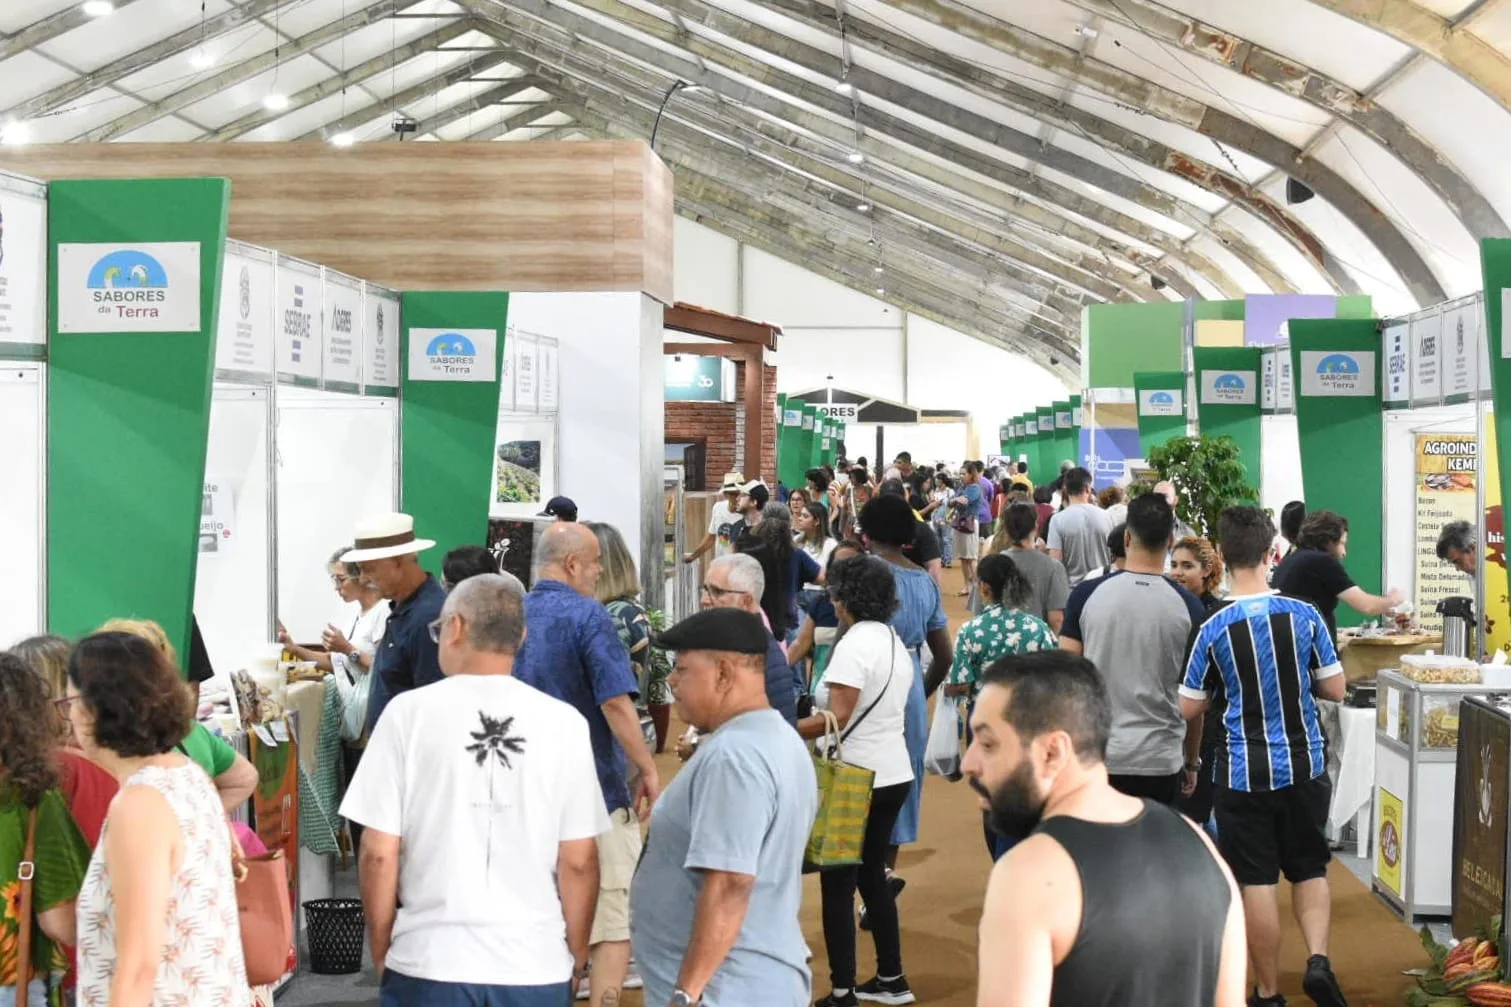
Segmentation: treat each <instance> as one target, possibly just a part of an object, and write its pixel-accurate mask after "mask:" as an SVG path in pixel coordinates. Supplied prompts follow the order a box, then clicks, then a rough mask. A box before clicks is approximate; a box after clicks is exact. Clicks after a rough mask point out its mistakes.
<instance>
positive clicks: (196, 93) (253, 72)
mask: <svg viewBox="0 0 1511 1007" xmlns="http://www.w3.org/2000/svg"><path fill="white" fill-rule="evenodd" d="M417 2H418V0H377V2H376V3H369V4H368V5H367V6H365V7H363V8H362V9H361V10H358V11H355V12H353V13H350V14H348V15H347V16H346V17H344V18H341V19H340V20H338V21H333V22H331V23H330V24H328V25H324V26H323V27H320V28H317V29H315V30H314V31H312V32H308V33H307V34H304V35H301V36H299V37H298V38H296V39H292V40H290V41H288V42H285V43H282V44H280V45H278V46H277V47H276V48H274V49H269V50H267V51H266V52H263V53H259V54H258V55H256V56H252V57H250V58H249V59H244V60H242V61H241V62H239V63H236V64H234V65H233V66H230V67H227V68H226V69H224V70H222V71H220V72H219V73H215V74H212V75H211V76H209V77H206V78H204V79H203V80H200V81H198V82H197V83H195V84H192V85H190V86H189V87H186V88H182V89H180V90H177V91H174V92H173V93H171V94H169V95H166V96H165V97H163V98H162V100H160V101H155V102H152V103H151V104H148V105H144V106H142V107H141V108H138V109H136V110H134V111H132V112H128V113H126V114H125V115H123V116H121V117H119V118H117V119H112V120H110V121H109V122H107V123H105V124H103V125H101V126H96V127H95V128H94V129H91V130H88V131H87V132H84V133H80V134H79V135H78V136H75V137H73V138H72V142H78V141H87V142H91V143H98V142H102V141H105V140H114V139H115V138H116V137H119V136H124V135H125V134H127V133H130V132H133V131H134V130H138V129H141V128H142V127H143V126H147V125H150V124H152V123H154V122H156V121H157V120H159V119H162V118H164V117H166V116H170V115H173V114H174V113H175V112H179V111H182V110H183V109H185V108H188V107H189V106H190V105H193V104H194V103H196V102H199V101H203V100H204V99H206V98H209V97H212V96H214V95H216V94H219V93H220V92H221V91H224V90H226V89H227V88H231V87H235V86H236V85H237V84H240V83H243V82H244V81H248V80H251V79H252V78H253V77H256V76H257V75H258V74H260V73H264V72H266V71H268V70H271V69H273V67H275V66H277V65H278V64H279V63H280V62H282V61H287V60H292V59H294V58H296V57H298V56H302V55H304V54H305V53H308V52H312V51H314V50H315V49H318V48H320V47H321V46H323V45H326V44H327V43H330V42H334V41H335V40H337V39H339V38H340V37H341V36H343V35H346V34H349V33H351V32H354V31H356V30H357V29H359V28H365V27H367V26H368V25H372V24H377V23H378V22H379V21H382V20H383V19H385V18H387V17H389V16H391V15H393V14H394V13H395V12H397V11H401V10H403V9H404V8H406V7H413V6H415V5H416V3H417Z"/></svg>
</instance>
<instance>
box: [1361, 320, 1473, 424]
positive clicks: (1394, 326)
mask: <svg viewBox="0 0 1511 1007" xmlns="http://www.w3.org/2000/svg"><path fill="white" fill-rule="evenodd" d="M1410 340H1411V326H1410V325H1408V324H1407V323H1406V322H1392V323H1391V324H1389V325H1387V326H1385V333H1384V340H1383V342H1384V345H1385V385H1384V388H1383V389H1382V392H1383V396H1382V397H1383V398H1384V400H1385V405H1386V406H1396V407H1402V408H1404V407H1405V406H1407V405H1408V404H1410V402H1411V376H1410V373H1409V369H1410V366H1411V360H1410V357H1411V354H1410V353H1409V352H1408V350H1407V347H1408V346H1410V345H1411V342H1410ZM1481 352H1482V353H1483V348H1482V349H1481Z"/></svg>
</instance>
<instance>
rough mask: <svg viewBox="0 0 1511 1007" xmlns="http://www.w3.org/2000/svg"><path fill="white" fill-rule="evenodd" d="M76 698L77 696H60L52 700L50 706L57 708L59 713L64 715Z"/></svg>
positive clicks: (66, 714)
mask: <svg viewBox="0 0 1511 1007" xmlns="http://www.w3.org/2000/svg"><path fill="white" fill-rule="evenodd" d="M77 698H78V697H77V696H60V697H59V698H57V699H55V700H53V701H52V708H53V709H54V710H57V711H58V713H59V714H60V715H62V716H64V717H66V716H68V711H69V708H71V707H72V706H73V701H74V700H75V699H77Z"/></svg>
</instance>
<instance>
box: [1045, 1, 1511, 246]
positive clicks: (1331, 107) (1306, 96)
mask: <svg viewBox="0 0 1511 1007" xmlns="http://www.w3.org/2000/svg"><path fill="white" fill-rule="evenodd" d="M1069 2H1070V3H1072V4H1075V5H1076V6H1077V7H1080V8H1082V9H1084V10H1087V11H1090V12H1092V13H1093V14H1096V15H1097V16H1098V17H1102V18H1106V19H1107V20H1109V21H1115V22H1118V23H1120V24H1125V25H1129V26H1130V27H1133V28H1136V29H1137V30H1138V31H1140V32H1142V33H1143V34H1145V35H1147V36H1149V37H1150V38H1153V39H1155V40H1157V41H1159V42H1163V43H1164V44H1166V45H1169V46H1174V47H1176V48H1178V49H1181V50H1182V51H1184V52H1189V53H1192V54H1193V55H1196V56H1199V57H1201V58H1202V59H1204V60H1207V61H1208V62H1210V63H1215V64H1217V65H1218V66H1225V67H1227V68H1228V69H1230V70H1233V71H1234V72H1236V73H1241V74H1243V75H1244V76H1245V77H1248V78H1250V79H1251V80H1257V81H1260V82H1262V83H1265V84H1268V85H1270V86H1271V87H1273V88H1275V89H1276V90H1277V91H1281V92H1284V93H1285V94H1288V95H1290V96H1291V97H1293V98H1300V99H1301V100H1303V101H1305V102H1308V103H1309V104H1311V105H1314V106H1315V107H1317V108H1320V109H1322V110H1323V111H1324V112H1328V113H1330V114H1332V115H1335V116H1337V117H1338V118H1339V119H1342V120H1343V121H1345V122H1347V123H1348V124H1349V125H1351V126H1353V127H1354V128H1355V129H1357V130H1359V132H1361V133H1363V134H1364V135H1365V136H1368V137H1370V138H1371V139H1373V140H1374V141H1375V142H1376V143H1378V144H1380V146H1382V147H1384V148H1385V149H1386V150H1388V151H1390V152H1391V153H1392V154H1394V155H1395V156H1396V157H1397V158H1398V159H1399V160H1400V161H1401V163H1402V164H1404V165H1406V167H1407V168H1409V169H1411V171H1412V173H1413V174H1415V175H1416V176H1417V177H1418V178H1419V179H1421V180H1422V181H1423V182H1424V183H1426V185H1427V187H1428V188H1430V189H1432V190H1433V191H1434V192H1435V193H1437V195H1438V197H1439V198H1441V199H1442V200H1443V202H1444V203H1446V204H1448V208H1449V209H1450V210H1452V211H1453V212H1454V214H1455V215H1456V216H1457V217H1458V219H1459V222H1460V223H1461V224H1463V225H1464V228H1465V229H1466V230H1468V231H1469V233H1470V234H1472V235H1474V236H1475V237H1476V238H1503V237H1506V236H1507V235H1511V228H1508V227H1507V225H1506V221H1505V219H1504V218H1503V217H1501V215H1500V213H1499V212H1497V211H1496V209H1495V207H1494V206H1492V205H1491V203H1490V201H1489V200H1488V199H1486V198H1485V197H1484V195H1483V194H1481V193H1480V191H1479V190H1478V189H1476V188H1475V187H1474V184H1473V183H1472V182H1470V181H1469V179H1467V178H1466V177H1464V175H1463V174H1462V173H1460V172H1459V170H1458V169H1457V168H1455V167H1454V166H1453V165H1452V164H1449V163H1448V161H1447V159H1446V158H1444V157H1443V155H1442V154H1440V153H1439V152H1438V151H1436V150H1434V149H1433V147H1432V146H1431V145H1430V144H1429V143H1427V141H1426V140H1423V139H1422V138H1421V137H1420V136H1418V135H1417V134H1416V133H1415V132H1413V131H1412V129H1411V127H1410V126H1408V125H1407V124H1406V123H1405V122H1404V121H1402V120H1401V119H1400V118H1398V117H1397V116H1396V115H1395V113H1393V112H1391V111H1390V110H1389V109H1387V108H1385V107H1384V106H1382V105H1380V104H1378V103H1376V102H1374V101H1372V100H1370V97H1369V96H1367V95H1364V94H1361V93H1360V92H1358V91H1355V90H1354V89H1353V88H1351V87H1349V86H1348V85H1347V84H1344V83H1343V82H1342V81H1339V80H1337V79H1335V78H1333V77H1329V76H1328V75H1327V74H1324V73H1322V72H1321V71H1319V70H1316V69H1313V68H1312V67H1309V66H1307V65H1305V64H1303V63H1299V62H1297V61H1295V60H1292V59H1288V58H1287V57H1285V56H1282V55H1281V54H1280V53H1278V52H1275V51H1274V50H1272V49H1266V48H1264V47H1263V46H1261V45H1259V44H1258V43H1256V42H1251V41H1249V40H1248V39H1246V38H1243V37H1241V36H1239V35H1234V34H1231V33H1229V32H1225V31H1223V30H1221V29H1220V28H1215V27H1213V26H1211V25H1208V24H1203V23H1202V22H1201V21H1199V20H1197V19H1195V18H1192V17H1190V16H1189V15H1187V14H1183V13H1181V12H1180V11H1178V10H1175V9H1173V8H1171V7H1167V6H1165V5H1164V4H1161V3H1157V2H1155V0H1069ZM1487 2H1489V3H1494V2H1495V0H1487ZM1478 10H1481V11H1482V10H1483V8H1478ZM1371 90H1373V91H1375V92H1378V91H1379V87H1378V85H1377V86H1375V87H1373V88H1372V89H1371Z"/></svg>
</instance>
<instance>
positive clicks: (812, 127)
mask: <svg viewBox="0 0 1511 1007" xmlns="http://www.w3.org/2000/svg"><path fill="white" fill-rule="evenodd" d="M461 2H462V3H463V5H464V6H466V7H468V8H469V9H471V10H472V11H473V12H474V13H477V14H479V15H480V16H482V17H483V18H484V19H485V20H488V21H493V22H495V23H497V24H498V25H500V26H501V27H503V28H507V29H508V30H509V32H510V33H511V34H509V35H507V36H503V37H504V38H507V39H510V40H513V41H515V42H518V40H519V38H520V37H523V38H527V39H531V40H534V41H536V42H543V43H544V44H547V45H551V46H553V47H555V48H558V49H561V50H563V51H570V52H577V53H583V54H584V56H585V58H588V59H601V58H602V56H603V52H604V51H607V52H610V53H617V54H619V55H621V56H623V57H624V58H626V59H628V60H631V61H633V62H636V63H640V64H642V65H645V66H649V67H652V68H655V70H657V71H658V72H660V73H662V74H665V75H667V76H670V77H672V78H681V79H685V80H689V81H693V82H696V83H699V84H703V85H704V86H706V87H708V88H709V89H710V90H711V91H714V92H717V93H718V94H719V95H721V96H722V97H723V98H725V99H728V100H730V101H732V102H734V103H736V104H737V105H739V106H743V107H745V108H750V109H758V110H760V111H761V112H763V113H765V114H766V115H769V116H772V117H774V118H777V119H780V120H782V121H785V122H791V123H794V124H798V125H801V127H802V128H804V129H806V130H809V131H811V132H814V133H817V134H818V135H822V136H826V137H827V138H829V139H831V140H834V141H836V142H843V143H847V144H849V145H851V146H853V145H854V134H853V132H852V129H851V127H850V125H849V123H848V119H849V114H850V113H849V109H848V107H847V106H848V104H849V102H848V101H847V100H846V99H843V98H841V97H840V96H839V95H837V94H835V93H833V92H831V91H829V90H827V89H825V88H821V87H817V86H814V85H810V84H808V83H807V82H806V81H804V80H803V79H801V78H798V77H795V76H792V75H790V74H783V73H780V72H779V71H777V70H774V69H773V68H771V67H770V66H768V65H766V64H764V63H760V62H758V61H755V60H752V59H749V58H748V57H745V56H743V55H742V54H740V53H738V52H736V51H734V50H730V49H727V48H725V47H721V46H715V45H713V44H711V43H704V42H700V41H696V40H691V39H689V40H687V41H684V40H683V39H682V38H681V36H678V35H677V34H676V32H675V30H674V29H673V28H672V27H671V26H670V25H667V24H666V23H665V22H656V23H657V24H659V25H660V26H661V30H662V31H663V33H664V34H666V35H667V41H668V42H670V43H671V44H672V45H676V46H683V45H684V44H685V45H686V46H687V47H689V48H691V49H692V50H694V51H695V53H696V55H697V56H700V57H704V58H708V59H710V60H711V61H713V62H715V63H717V64H718V65H719V66H720V67H721V69H723V70H725V71H726V72H724V73H715V72H712V71H709V70H705V69H704V68H703V66H702V65H701V64H700V63H698V62H696V61H695V60H693V59H691V58H688V57H685V56H681V55H678V54H676V53H669V52H665V51H663V50H661V49H660V48H658V47H656V46H654V45H649V44H646V43H643V42H639V41H638V40H636V39H634V38H633V37H631V36H629V35H627V34H625V33H624V31H623V30H616V29H609V28H607V27H605V26H604V25H602V24H600V23H599V22H597V21H593V20H591V19H589V18H586V17H583V16H581V15H576V14H571V13H569V12H567V11H565V10H564V9H562V8H559V7H557V6H555V5H554V4H550V3H546V2H545V0H514V2H511V3H509V4H507V5H504V4H500V3H497V2H494V0H461ZM622 6H623V5H617V6H616V9H617V8H618V7H622ZM625 10H627V11H629V12H630V13H631V14H633V15H635V17H636V18H637V20H636V22H635V25H634V27H635V28H637V29H640V30H646V28H648V27H650V25H649V22H651V21H655V19H648V18H647V17H646V16H644V15H639V14H638V12H634V11H633V9H632V8H625ZM641 22H646V23H645V24H642V23H641ZM622 27H623V26H621V28H622ZM729 73H734V74H740V75H743V76H746V77H748V78H750V79H755V80H761V81H762V82H764V83H767V84H770V85H771V86H773V87H778V88H781V89H783V90H784V93H783V95H782V97H777V96H773V95H771V94H769V93H768V92H766V91H763V90H761V89H758V88H755V87H751V86H749V85H746V84H743V83H741V82H740V81H739V80H735V79H732V78H731V77H730V76H728V75H727V74H729ZM798 101H802V102H806V103H809V104H813V105H817V106H818V107H821V108H824V109H826V110H828V111H829V113H830V115H831V116H833V117H835V118H831V117H829V116H824V115H815V114H812V113H809V112H807V111H805V110H804V109H803V108H802V107H801V106H800V105H798V104H796V103H797V102H798ZM939 104H940V105H943V103H939ZM836 118H841V119H842V121H836ZM862 122H863V124H864V125H867V126H868V127H869V128H870V129H869V131H874V133H875V135H877V136H892V137H899V138H903V139H904V140H905V142H907V143H909V144H912V145H915V146H917V147H918V148H919V149H920V150H926V151H929V152H930V153H933V154H935V155H937V156H939V157H942V158H945V159H947V160H949V161H951V162H953V163H956V164H961V165H966V166H969V167H971V168H972V170H977V171H980V172H982V173H984V174H986V175H988V176H989V177H994V178H1003V177H1006V178H1008V179H1009V180H1010V182H1009V184H1014V185H1017V186H1019V187H1021V188H1024V189H1026V190H1033V191H1034V192H1035V193H1036V194H1042V193H1049V194H1050V195H1049V196H1048V198H1050V199H1051V200H1053V199H1056V198H1058V197H1060V196H1063V195H1065V194H1068V192H1069V191H1068V190H1066V189H1064V187H1057V186H1053V185H1052V183H1046V182H1044V180H1041V179H1036V178H1032V177H1031V176H1029V174H1028V173H1027V172H1024V171H1023V170H1021V169H1018V168H1016V167H1014V166H1012V165H1010V164H1007V163H1006V162H1003V161H999V160H997V159H995V158H991V157H987V156H984V155H982V154H980V153H979V152H977V151H975V150H973V149H972V148H969V147H967V146H965V145H964V144H957V143H953V142H951V141H948V140H946V139H944V138H941V137H938V136H936V135H934V134H931V133H927V132H926V131H924V130H921V129H918V128H916V127H914V126H913V125H912V124H911V123H908V122H907V121H905V120H902V119H899V118H896V117H894V116H889V115H885V114H883V113H878V112H874V111H872V110H869V109H866V110H862ZM860 144H861V147H862V149H864V150H865V151H866V153H867V154H868V156H872V157H880V158H882V159H884V160H888V159H891V158H892V157H893V156H894V154H895V148H893V147H892V145H891V144H880V145H878V144H875V143H873V142H871V140H870V139H869V137H868V136H867V135H865V134H863V135H862V136H861V140H860ZM1098 169H1099V171H1100V172H1101V174H1099V175H1098V176H1097V178H1098V179H1099V180H1100V181H1101V183H1102V184H1104V185H1106V184H1116V182H1115V180H1109V179H1107V178H1105V177H1103V176H1104V175H1114V176H1115V177H1116V178H1117V179H1125V180H1126V176H1120V175H1116V173H1113V172H1108V171H1107V170H1106V169H1101V168H1100V166H1098ZM1127 181H1130V182H1131V180H1127ZM1131 184H1134V185H1137V183H1131ZM1142 194H1143V195H1144V196H1145V197H1147V198H1145V199H1144V200H1142V201H1143V202H1144V203H1145V205H1148V203H1150V202H1153V203H1155V204H1156V207H1157V208H1158V209H1160V210H1162V212H1165V213H1166V214H1167V215H1170V216H1172V217H1173V216H1175V215H1176V214H1175V213H1174V212H1173V211H1174V207H1175V204H1176V200H1175V199H1174V197H1171V196H1168V195H1166V194H1163V193H1159V192H1158V190H1155V189H1154V188H1153V187H1151V186H1146V187H1143V190H1142ZM1041 198H1045V197H1043V196H1041ZM1076 199H1077V200H1078V201H1079V202H1080V203H1081V204H1082V205H1085V206H1088V207H1089V206H1090V205H1099V204H1093V201H1091V200H1089V199H1086V198H1084V197H1076ZM1104 209H1105V208H1104ZM1080 212H1086V211H1080ZM1190 212H1192V213H1195V214H1198V215H1200V211H1198V210H1195V209H1194V208H1192V209H1191V211H1190ZM1088 215H1091V216H1095V211H1092V212H1091V213H1089V214H1088ZM1120 216H1121V215H1120ZM1206 218H1207V224H1208V226H1209V227H1210V215H1206ZM1124 219H1126V218H1124ZM1137 227H1138V229H1139V230H1141V231H1142V232H1145V233H1147V232H1149V231H1151V230H1152V229H1150V228H1148V227H1146V226H1145V225H1137ZM1218 240H1221V241H1223V242H1224V243H1225V244H1227V245H1229V246H1230V247H1232V248H1233V249H1234V251H1235V253H1236V254H1239V255H1240V257H1245V256H1247V258H1246V261H1252V262H1253V264H1254V265H1256V266H1257V267H1258V269H1257V271H1260V272H1263V271H1264V268H1265V267H1264V266H1263V265H1261V264H1260V262H1259V259H1260V257H1259V256H1258V253H1257V252H1255V251H1254V250H1252V249H1250V248H1249V247H1248V246H1247V243H1246V242H1245V241H1244V240H1243V239H1242V238H1241V237H1236V238H1233V237H1219V238H1218Z"/></svg>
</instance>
